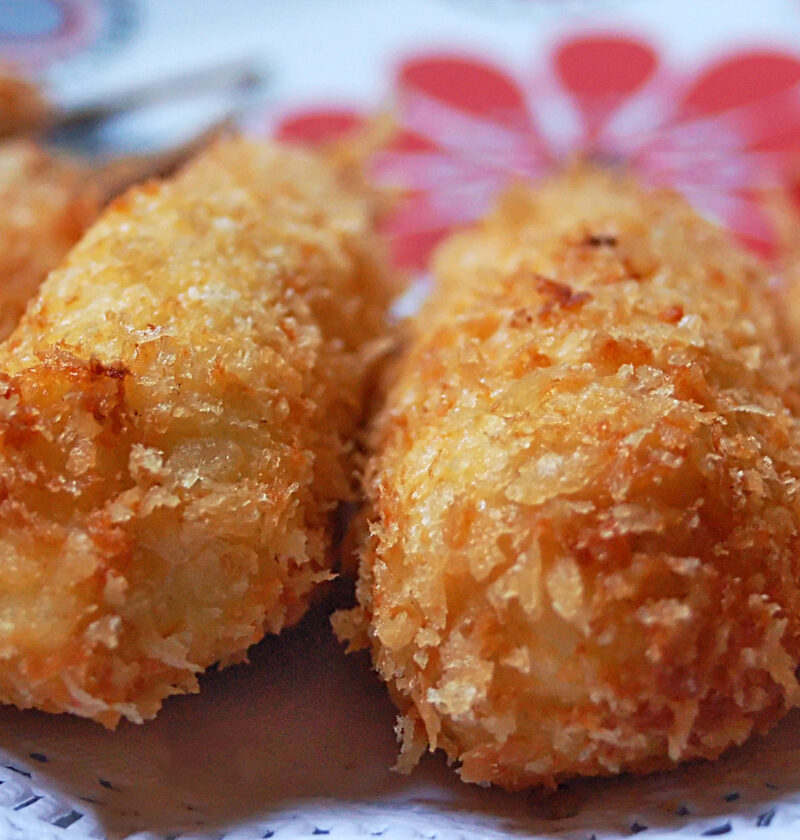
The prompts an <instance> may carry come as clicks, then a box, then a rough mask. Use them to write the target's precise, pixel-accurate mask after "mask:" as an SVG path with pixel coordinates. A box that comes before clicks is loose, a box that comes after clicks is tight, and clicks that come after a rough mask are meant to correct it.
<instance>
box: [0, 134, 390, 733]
mask: <svg viewBox="0 0 800 840" xmlns="http://www.w3.org/2000/svg"><path fill="white" fill-rule="evenodd" d="M391 285H392V284H391V283H390V282H389V280H388V273H387V272H386V271H385V269H384V264H383V258H382V248H381V245H380V243H379V241H378V239H377V237H376V234H375V233H374V208H373V198H372V196H371V195H370V193H369V191H368V190H367V189H366V188H362V186H360V185H359V183H358V180H357V178H355V177H354V176H353V174H352V173H349V172H346V171H342V170H340V169H337V167H336V166H334V165H333V164H331V163H330V162H329V161H326V160H325V159H324V158H323V157H321V156H319V157H318V156H313V155H311V154H308V153H304V152H301V151H290V150H286V149H283V148H280V147H278V146H275V145H270V144H255V143H250V142H247V141H245V140H241V139H232V140H228V141H226V142H223V143H220V144H217V145H215V146H214V147H212V148H211V149H210V150H209V151H207V152H206V153H204V154H202V155H201V156H200V157H198V158H197V159H196V160H194V161H193V162H192V163H190V164H189V165H188V166H187V167H186V168H185V169H184V170H182V171H181V172H180V173H179V174H178V175H177V176H175V177H174V178H173V179H170V180H167V181H164V182H160V183H159V182H150V183H148V184H146V185H143V186H141V187H139V188H135V189H133V190H132V191H130V192H128V193H127V194H125V195H124V196H122V197H120V198H118V199H116V200H115V202H113V203H112V205H111V206H110V207H109V209H108V210H107V211H106V212H105V213H104V214H103V215H102V217H101V218H100V219H99V221H98V222H97V223H96V224H95V225H94V226H92V227H91V228H90V230H89V231H88V233H87V234H86V235H85V237H84V238H83V239H82V240H81V242H80V243H79V244H78V245H77V246H76V247H75V248H74V249H73V250H72V251H71V253H70V255H69V256H68V258H67V259H66V261H65V263H64V264H63V265H62V266H61V267H60V268H59V269H57V270H56V271H54V272H53V273H51V274H50V275H49V277H48V278H47V280H46V281H45V283H44V284H43V287H42V290H41V294H40V296H39V297H38V298H37V299H36V300H35V302H34V303H33V304H32V305H31V306H30V307H29V308H28V310H27V311H26V313H25V315H24V316H23V318H22V320H21V322H20V324H19V325H18V327H17V328H16V330H15V331H14V332H13V333H12V334H11V336H10V337H9V338H8V339H7V340H6V342H5V343H3V344H2V345H0V487H2V493H0V698H1V699H2V700H3V701H5V702H10V703H13V704H16V705H17V706H20V707H36V708H39V709H43V710H45V711H50V712H72V713H74V714H77V715H81V716H84V717H88V718H92V719H94V720H96V721H99V722H100V723H102V724H104V725H106V726H108V727H114V726H115V725H116V724H117V723H118V721H119V719H120V718H121V717H125V718H128V719H130V720H132V721H141V720H143V719H146V718H150V717H152V716H153V715H155V714H156V712H157V711H158V709H159V707H160V706H161V703H162V701H163V699H164V698H165V697H167V696H168V695H171V694H175V693H184V692H192V691H195V690H196V689H197V675H198V673H199V672H201V671H202V670H203V669H205V668H207V667H208V666H210V665H211V664H212V663H221V664H226V663H229V662H234V661H238V660H241V659H242V658H243V656H244V655H245V651H246V649H247V648H248V646H250V645H252V644H253V643H254V642H257V641H258V640H259V639H260V638H262V636H263V635H264V634H265V633H267V632H270V633H277V632H278V631H280V630H281V629H282V628H284V627H286V626H287V625H291V624H293V623H295V622H297V621H298V620H299V619H300V617H301V616H302V615H303V613H304V612H305V610H306V609H307V607H308V605H309V601H310V599H311V598H312V597H313V595H314V593H315V591H316V590H317V588H318V586H319V584H321V583H322V582H323V581H325V580H327V579H328V578H330V577H331V562H332V551H331V542H332V529H333V523H334V519H335V517H334V514H335V509H336V507H337V504H338V503H339V502H340V501H343V500H349V499H351V498H352V496H353V492H354V486H353V484H354V482H353V469H354V459H355V454H356V453H355V447H354V444H353V433H354V430H355V429H356V428H357V426H358V425H359V423H360V422H361V414H362V410H363V403H364V399H365V396H366V394H365V391H366V389H367V386H368V377H367V373H368V371H369V370H370V367H371V364H372V358H373V355H374V353H373V350H372V347H373V343H374V341H375V340H376V339H379V337H380V336H381V334H382V329H383V326H382V324H383V316H384V310H385V308H386V305H387V303H388V301H389V298H390V296H391V292H392V289H391Z"/></svg>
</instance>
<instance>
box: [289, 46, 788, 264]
mask: <svg viewBox="0 0 800 840" xmlns="http://www.w3.org/2000/svg"><path fill="white" fill-rule="evenodd" d="M394 93H395V95H394V111H395V114H396V117H397V119H398V121H399V123H400V126H401V129H402V130H401V132H400V133H399V135H398V137H397V138H396V139H395V141H394V142H393V143H392V145H391V146H390V147H389V148H387V149H384V150H382V151H381V152H380V153H378V154H377V155H376V156H375V160H374V167H375V172H376V175H377V177H378V178H379V180H380V181H381V182H382V183H385V184H392V185H395V186H399V187H401V188H402V189H403V190H404V195H405V196H406V198H405V200H404V201H403V202H401V204H400V206H399V207H398V210H397V212H396V213H395V214H394V216H393V218H392V219H391V221H390V224H389V228H390V233H391V234H392V236H393V240H394V244H395V249H396V256H397V258H398V261H399V262H401V263H403V264H405V265H407V266H412V267H420V266H422V265H424V262H425V259H426V257H427V254H428V252H429V250H430V248H431V246H432V245H433V244H434V243H435V242H436V241H437V240H438V239H439V238H440V237H441V236H442V235H443V234H444V233H445V232H446V231H447V230H448V229H450V228H451V227H452V226H453V225H457V224H461V223H464V222H467V221H470V220H471V219H474V218H475V217H477V216H479V215H480V214H481V213H483V212H484V211H485V210H486V208H487V206H488V204H489V203H490V202H491V200H492V199H493V197H494V196H495V195H496V194H497V192H498V191H499V190H501V189H502V188H503V186H504V185H506V184H508V183H509V182H510V181H512V180H514V179H516V178H519V177H525V178H536V177H538V176H540V175H542V174H543V173H545V172H547V171H548V170H552V169H553V168H555V167H557V166H558V165H560V164H561V163H562V162H564V161H565V160H569V159H571V158H573V157H576V156H586V157H590V158H594V159H598V160H601V161H613V162H620V163H624V164H625V165H627V166H628V167H630V168H631V169H633V170H634V171H636V172H637V173H638V174H639V176H640V177H641V178H643V179H644V180H645V181H647V182H649V183H651V184H655V185H666V186H671V187H674V188H677V189H679V190H681V191H682V192H683V193H684V194H685V195H686V196H687V198H688V199H689V200H690V201H691V202H692V203H693V204H694V206H695V207H697V208H698V209H699V210H700V211H702V212H705V213H706V214H707V215H709V216H711V217H712V218H715V219H716V220H717V221H719V222H720V223H722V224H724V225H726V226H727V227H729V228H730V229H731V230H732V231H734V232H735V233H736V234H737V235H738V236H739V237H740V238H741V239H743V240H744V241H745V242H747V243H748V244H750V245H751V246H753V247H755V248H756V249H757V250H759V251H761V252H762V253H769V252H770V250H771V249H773V248H774V245H775V234H774V232H773V229H772V225H771V224H770V221H769V217H768V215H767V214H766V212H765V210H764V203H763V198H764V195H765V192H767V191H772V190H784V191H786V192H787V194H791V191H792V190H793V189H794V190H796V189H797V183H798V180H797V172H798V171H800V167H799V166H798V165H799V164H800V53H798V54H790V53H782V52H777V51H774V50H760V49H751V50H747V51H738V52H735V53H732V54H728V55H725V56H722V57H720V58H718V59H716V60H715V61H713V62H711V63H710V64H708V65H707V66H705V67H701V68H699V69H694V70H692V71H691V72H683V73H679V72H677V71H675V70H673V69H672V68H670V67H668V66H667V65H666V64H665V62H664V61H663V60H662V58H661V57H660V56H659V54H658V52H657V51H656V49H655V48H654V47H653V46H652V45H651V44H649V43H647V42H645V41H643V40H640V39H637V38H634V37H630V36H627V35H619V34H598V33H593V34H587V35H582V36H574V35H573V36H571V37H569V38H567V39H566V40H562V41H561V42H559V43H557V44H556V45H555V46H554V48H553V49H552V50H551V51H550V52H549V54H547V55H545V56H544V60H543V61H541V62H540V64H539V66H538V67H534V68H533V70H532V72H530V73H527V74H517V75H514V74H512V73H511V72H509V71H507V70H505V69H503V68H500V67H498V66H495V65H492V64H489V63H488V62H485V61H482V60H480V59H477V58H475V57H472V56H468V55H463V54H455V53H454V54H440V53H439V54H432V55H416V56H413V57H410V58H408V59H406V60H405V61H403V62H402V63H401V64H400V65H399V67H398V68H397V71H396V76H395V79H394ZM362 118H363V117H362V115H360V114H358V113H356V112H351V111H345V110H333V109H325V108H320V109H313V110H306V111H303V112H301V113H295V114H293V115H290V116H287V117H285V118H284V119H283V120H282V121H281V122H280V124H279V126H278V130H277V133H278V136H280V137H283V138H285V139H292V140H302V141H312V142H314V141H319V140H321V139H328V138H330V137H332V136H334V135H336V134H339V133H341V132H343V131H347V130H351V129H352V128H353V127H354V126H356V125H358V124H359V122H360V121H361V119H362ZM793 185H794V186H793Z"/></svg>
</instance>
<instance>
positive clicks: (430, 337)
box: [334, 168, 800, 789]
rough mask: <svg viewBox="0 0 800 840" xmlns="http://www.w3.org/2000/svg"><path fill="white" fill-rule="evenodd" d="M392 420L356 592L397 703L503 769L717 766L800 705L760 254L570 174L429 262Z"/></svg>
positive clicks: (675, 208)
mask: <svg viewBox="0 0 800 840" xmlns="http://www.w3.org/2000/svg"><path fill="white" fill-rule="evenodd" d="M435 274H436V275H437V284H436V286H435V288H434V291H433V293H432V296H431V298H430V299H429V300H428V301H427V303H426V304H425V306H424V308H423V311H422V313H421V314H420V316H419V317H418V319H417V320H416V321H415V323H414V324H413V325H412V327H411V330H412V336H411V339H410V342H409V345H410V346H409V347H408V350H407V352H406V354H405V356H404V358H403V360H402V361H401V362H400V364H399V367H398V369H397V371H396V374H395V377H394V379H393V383H392V385H391V388H390V391H389V395H388V400H387V404H386V406H385V408H384V409H383V411H382V413H381V415H380V416H379V418H378V420H377V422H376V424H375V428H374V431H373V434H372V448H373V451H374V455H373V457H372V460H371V462H370V464H369V466H368V470H367V476H366V479H365V484H366V493H367V496H368V515H369V520H370V530H371V536H370V537H369V539H368V540H367V542H366V544H365V545H364V547H363V553H362V559H361V568H360V580H359V583H358V590H357V594H358V599H359V602H360V605H359V606H358V607H356V608H355V609H354V610H353V611H351V612H348V613H340V614H338V615H337V616H335V618H334V625H335V627H336V629H337V632H338V633H339V635H340V637H342V638H343V639H349V640H350V642H351V645H352V646H354V647H358V646H359V645H369V646H370V647H371V650H372V655H373V659H374V663H375V666H376V668H377V670H378V672H379V673H380V675H381V676H382V677H383V679H385V680H386V681H387V682H388V683H389V686H390V689H391V691H392V694H393V696H394V699H395V700H396V702H397V704H398V706H399V708H400V710H401V715H400V718H399V722H398V735H399V736H400V738H401V740H402V753H401V758H400V761H399V768H400V769H405V770H407V769H409V768H410V767H412V766H413V765H414V764H415V763H416V761H417V760H418V759H419V757H420V755H421V754H422V753H423V752H424V751H425V749H426V748H430V749H431V750H434V749H436V748H442V749H443V750H445V752H446V753H447V755H448V757H449V759H450V760H452V761H455V762H458V763H459V764H460V769H459V773H460V775H461V778H462V779H464V780H466V781H470V782H481V783H487V782H491V783H495V784H498V785H501V786H503V787H506V788H509V789H520V788H524V787H527V786H532V785H553V784H554V783H556V782H557V781H558V780H560V779H562V778H565V777H569V776H575V775H608V774H614V773H618V772H621V771H625V770H630V771H634V772H649V771H652V770H654V769H657V768H666V767H669V766H672V765H674V764H675V763H677V762H679V761H683V760H686V759H691V758H697V757H704V758H715V757H716V756H718V755H719V754H720V753H721V752H722V751H723V750H724V749H726V748H727V747H729V746H731V745H733V744H740V743H741V742H742V741H744V740H745V739H746V738H747V737H748V736H749V735H750V734H751V733H753V732H763V731H764V730H766V729H767V728H769V727H770V726H771V725H772V724H774V723H775V722H776V721H777V720H778V719H779V718H780V717H781V716H782V715H783V714H784V713H785V712H786V710H787V709H788V708H790V707H792V706H796V705H797V704H798V703H800V691H798V683H797V680H796V678H795V674H794V669H795V666H796V664H797V663H798V661H800V591H799V590H798V581H800V538H799V537H798V519H799V518H800V498H799V497H798V487H800V427H799V426H798V420H797V419H796V418H795V414H794V413H793V410H796V407H797V394H796V392H795V383H794V382H793V375H792V371H791V370H790V368H789V366H788V363H787V362H786V360H785V359H784V358H783V357H782V355H781V351H780V348H779V344H778V336H777V330H776V326H775V319H774V316H773V314H772V311H771V309H770V306H769V302H768V297H767V294H766V289H765V276H764V271H763V269H762V268H761V267H760V266H759V264H757V263H756V262H755V260H753V259H751V258H750V257H749V256H748V255H746V254H745V253H743V252H742V251H740V250H739V249H738V248H737V247H736V246H735V245H734V244H733V243H732V242H731V241H730V240H729V239H728V238H727V236H725V235H724V234H723V233H722V232H721V231H719V230H717V229H716V228H715V227H713V226H712V225H710V224H708V223H706V222H705V221H703V220H701V219H700V218H699V217H698V216H696V215H695V214H694V213H693V212H692V211H691V210H690V209H689V207H688V206H687V205H686V204H685V203H684V202H683V201H682V200H680V199H679V198H677V197H676V196H673V195H670V194H666V193H655V192H645V191H644V190H643V189H641V188H639V187H637V186H636V185H635V184H634V183H632V182H631V181H629V180H625V179H620V178H618V177H615V176H613V175H610V174H606V173H603V172H598V171H592V170H587V169H580V168H579V169H577V170H575V171H571V172H569V173H567V174H565V175H563V176H561V177H560V178H557V179H555V180H553V181H552V182H549V183H548V184H546V185H545V186H544V187H542V188H541V189H540V190H539V191H538V192H535V193H534V192H528V191H526V190H525V189H522V188H520V189H518V190H516V191H513V192H512V193H510V194H509V195H507V196H506V198H505V200H504V201H502V203H501V205H500V206H499V208H498V209H497V210H496V211H495V212H494V213H493V214H492V215H490V216H489V217H488V219H486V220H485V221H484V222H483V223H482V224H480V225H478V226H476V227H475V228H474V229H472V230H469V231H467V232H464V233H461V234H459V235H456V236H454V237H452V238H451V239H450V240H449V241H448V242H447V243H446V244H445V245H444V246H443V247H442V248H441V250H440V251H439V252H438V256H437V258H436V261H435Z"/></svg>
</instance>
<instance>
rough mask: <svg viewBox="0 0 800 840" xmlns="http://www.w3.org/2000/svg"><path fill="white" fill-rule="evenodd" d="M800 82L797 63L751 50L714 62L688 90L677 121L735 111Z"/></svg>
mask: <svg viewBox="0 0 800 840" xmlns="http://www.w3.org/2000/svg"><path fill="white" fill-rule="evenodd" d="M798 83H800V60H798V58H797V57H796V56H793V55H788V54H784V53H778V52H771V51H767V50H763V51H751V52H747V53H739V54H738V55H735V56H733V57H731V58H726V59H724V60H722V61H718V62H716V63H715V64H713V65H712V66H711V67H709V68H708V69H707V70H706V71H705V72H704V73H703V74H702V75H701V76H700V78H699V79H698V80H697V81H696V82H695V83H694V84H693V85H692V86H691V87H690V88H689V89H688V91H687V92H686V94H685V95H684V97H683V100H682V103H681V111H680V118H684V119H685V118H692V117H697V116H703V115H708V114H718V113H720V112H721V111H726V110H730V109H731V108H739V107H742V106H744V105H749V104H751V103H754V102H757V101H758V100H760V99H765V98H766V97H771V96H775V95H776V94H779V93H781V92H783V91H786V90H787V89H788V88H791V87H793V86H794V85H796V84H798Z"/></svg>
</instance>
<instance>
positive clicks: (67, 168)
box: [0, 140, 100, 340]
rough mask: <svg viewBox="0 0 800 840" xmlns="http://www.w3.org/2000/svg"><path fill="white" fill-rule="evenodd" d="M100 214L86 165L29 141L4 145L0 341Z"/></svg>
mask: <svg viewBox="0 0 800 840" xmlns="http://www.w3.org/2000/svg"><path fill="white" fill-rule="evenodd" d="M99 211H100V190H99V189H98V188H97V185H96V184H95V183H94V180H93V178H92V176H91V175H90V170H89V168H88V167H87V166H84V165H82V164H81V163H79V162H78V161H76V160H67V159H65V158H61V157H58V156H55V155H52V154H50V153H49V152H46V151H45V150H44V149H42V148H40V147H39V146H37V145H36V144H35V143H33V142H31V141H29V140H10V141H7V142H5V143H2V144H0V340H2V339H4V338H6V337H7V336H8V334H9V333H10V332H11V330H13V329H14V327H15V326H16V325H17V322H18V321H19V319H20V317H21V315H22V313H23V312H24V311H25V306H26V305H27V303H28V301H29V300H30V299H31V297H33V295H34V294H35V293H36V291H37V289H38V288H39V285H40V284H41V282H42V280H44V278H45V277H46V276H47V274H48V272H49V271H51V270H52V269H54V268H55V267H56V266H57V265H58V264H59V263H60V262H61V260H62V259H63V258H64V257H65V256H66V254H67V252H68V251H69V249H70V248H71V247H72V246H73V245H74V244H75V243H76V242H77V241H78V239H80V237H81V236H82V235H83V233H84V231H85V230H86V229H87V228H88V227H89V225H90V224H91V223H92V222H93V221H94V219H95V217H96V216H97V214H98V213H99Z"/></svg>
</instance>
